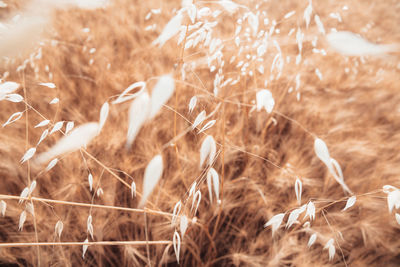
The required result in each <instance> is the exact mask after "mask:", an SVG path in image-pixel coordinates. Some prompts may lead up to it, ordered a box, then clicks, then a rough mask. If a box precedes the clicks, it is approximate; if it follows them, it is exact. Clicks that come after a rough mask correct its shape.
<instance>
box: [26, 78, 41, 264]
mask: <svg viewBox="0 0 400 267" xmlns="http://www.w3.org/2000/svg"><path fill="white" fill-rule="evenodd" d="M22 87H23V90H24V99H25V101H24V102H25V109H26V114H25V150H27V149H28V147H29V110H28V98H27V94H26V86H25V71H23V72H22ZM27 168H28V170H27V172H28V186H30V185H31V165H30V161H29V160H28V161H27ZM30 202H31V205H32V208H33V210H35V206H34V205H33V201H32V200H30ZM33 229H34V230H35V240H36V242H38V241H39V237H38V233H37V224H36V214H35V212H33ZM36 252H37V257H38V260H37V261H38V266H40V248H39V247H37V251H36Z"/></svg>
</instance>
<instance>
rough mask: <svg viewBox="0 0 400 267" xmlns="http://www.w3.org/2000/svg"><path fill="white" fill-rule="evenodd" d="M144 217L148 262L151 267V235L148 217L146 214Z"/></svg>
mask: <svg viewBox="0 0 400 267" xmlns="http://www.w3.org/2000/svg"><path fill="white" fill-rule="evenodd" d="M143 216H144V233H145V236H146V252H147V261H148V262H149V267H151V260H150V247H149V233H148V227H147V215H146V212H144V213H143Z"/></svg>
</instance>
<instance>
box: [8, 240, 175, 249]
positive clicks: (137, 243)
mask: <svg viewBox="0 0 400 267" xmlns="http://www.w3.org/2000/svg"><path fill="white" fill-rule="evenodd" d="M146 244H148V245H169V244H172V241H169V240H160V241H148V242H146V241H97V242H86V243H85V245H89V246H121V245H130V246H144V245H146ZM82 245H84V244H83V242H36V243H0V247H33V246H38V247H40V246H82Z"/></svg>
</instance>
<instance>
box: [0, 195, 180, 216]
mask: <svg viewBox="0 0 400 267" xmlns="http://www.w3.org/2000/svg"><path fill="white" fill-rule="evenodd" d="M0 199H15V200H20V199H23V200H29V198H27V197H19V196H10V195H2V194H0ZM30 199H31V200H33V201H41V202H45V203H55V204H62V205H71V206H80V207H87V208H91V207H93V208H100V209H111V210H121V211H130V212H136V213H144V212H147V213H149V214H154V215H162V216H168V217H172V216H173V214H171V213H169V212H163V211H157V210H151V209H148V208H145V209H134V208H125V207H118V206H108V205H100V204H90V203H80V202H72V201H63V200H55V199H46V198H39V197H31V198H30Z"/></svg>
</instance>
